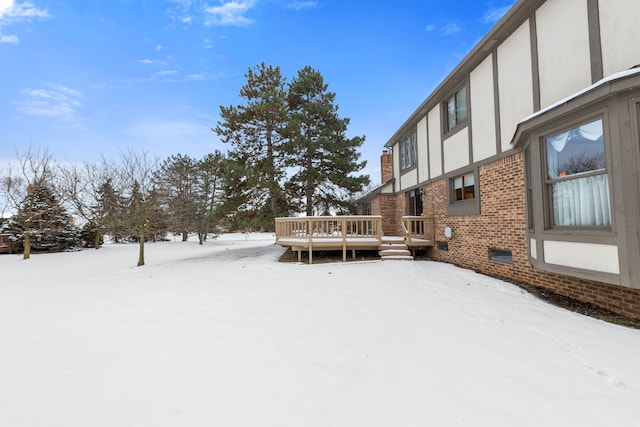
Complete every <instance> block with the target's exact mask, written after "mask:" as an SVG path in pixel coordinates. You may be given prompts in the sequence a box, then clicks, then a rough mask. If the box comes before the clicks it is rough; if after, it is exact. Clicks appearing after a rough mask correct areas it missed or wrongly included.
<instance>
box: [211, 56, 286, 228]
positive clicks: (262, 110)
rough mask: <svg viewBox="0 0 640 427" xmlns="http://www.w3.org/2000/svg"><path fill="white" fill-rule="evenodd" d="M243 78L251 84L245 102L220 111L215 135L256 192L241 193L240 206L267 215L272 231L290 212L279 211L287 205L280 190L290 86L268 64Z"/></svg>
mask: <svg viewBox="0 0 640 427" xmlns="http://www.w3.org/2000/svg"><path fill="white" fill-rule="evenodd" d="M245 77H246V79H247V82H246V84H245V85H244V86H242V88H241V90H240V96H241V97H242V98H243V99H244V100H245V103H244V104H242V105H237V106H228V107H224V106H221V107H220V116H221V121H219V122H218V125H217V126H216V128H215V129H214V131H215V132H216V133H217V134H218V135H219V136H220V137H221V140H222V141H223V142H225V143H230V144H231V145H232V148H231V150H230V151H229V153H228V156H229V161H231V162H235V163H236V165H235V166H234V168H235V169H236V170H240V169H242V175H243V176H244V177H245V178H246V184H247V186H248V187H250V188H251V189H253V190H254V191H253V192H252V193H241V194H237V195H236V196H238V197H244V199H243V200H239V201H237V202H236V203H238V204H251V205H252V206H251V208H250V209H251V210H253V211H265V210H267V211H268V214H267V217H268V218H269V219H268V221H267V224H268V225H269V226H270V227H272V224H273V218H274V217H276V216H279V215H284V214H287V213H288V212H286V211H283V210H281V206H282V205H283V203H282V201H283V200H286V198H285V197H284V195H283V189H282V182H283V179H284V176H285V161H286V158H287V152H286V151H285V150H284V146H285V144H284V142H285V140H284V138H283V130H284V129H285V127H286V121H287V108H286V91H285V86H286V81H285V79H284V78H283V77H282V75H281V73H280V68H279V67H272V66H267V65H265V64H264V63H262V64H261V65H260V66H257V67H255V68H254V69H249V71H248V72H247V74H246V75H245ZM229 196H232V195H229ZM267 224H265V225H267Z"/></svg>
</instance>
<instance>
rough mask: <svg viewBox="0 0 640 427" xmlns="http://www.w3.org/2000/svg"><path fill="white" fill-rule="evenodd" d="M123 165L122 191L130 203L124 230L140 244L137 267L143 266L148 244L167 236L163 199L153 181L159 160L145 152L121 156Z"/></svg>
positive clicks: (121, 171)
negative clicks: (149, 240) (145, 244)
mask: <svg viewBox="0 0 640 427" xmlns="http://www.w3.org/2000/svg"><path fill="white" fill-rule="evenodd" d="M120 161H121V165H120V169H119V175H120V183H121V186H122V187H121V191H122V194H123V195H124V196H125V198H126V199H127V205H126V207H125V211H124V213H123V218H122V220H123V227H124V229H125V230H126V231H127V232H128V233H129V234H130V235H132V236H135V238H136V239H138V241H139V245H140V250H139V256H138V266H142V265H144V243H145V240H146V239H147V238H151V237H155V236H157V235H159V234H164V233H166V224H165V218H164V212H163V210H162V206H161V200H160V199H161V198H160V195H159V192H158V191H157V189H156V187H155V180H154V175H155V173H156V170H157V168H158V160H157V159H156V158H153V157H152V156H151V155H150V154H149V153H148V152H146V151H142V152H134V151H128V152H126V153H121V154H120Z"/></svg>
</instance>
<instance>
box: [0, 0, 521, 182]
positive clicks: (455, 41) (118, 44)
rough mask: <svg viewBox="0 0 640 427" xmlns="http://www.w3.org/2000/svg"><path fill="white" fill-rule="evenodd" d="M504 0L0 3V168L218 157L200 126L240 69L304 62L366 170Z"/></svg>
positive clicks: (211, 123) (375, 169) (289, 72)
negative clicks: (142, 155)
mask: <svg viewBox="0 0 640 427" xmlns="http://www.w3.org/2000/svg"><path fill="white" fill-rule="evenodd" d="M513 3H514V0H457V1H442V0H422V1H418V0H414V1H405V0H396V1H378V0H369V1H348V0H347V1H338V0H316V1H314V0H311V1H294V0H233V1H226V0H222V1H220V0H109V1H107V0H84V1H65V2H60V1H45V0H30V1H20V0H0V77H1V84H0V160H2V161H7V160H9V159H13V158H15V157H16V152H17V151H18V152H23V151H24V150H25V149H26V148H28V147H32V148H36V149H41V150H42V149H47V150H48V151H49V152H51V153H52V154H53V155H54V157H55V158H56V159H57V160H58V161H71V162H85V161H86V162H93V161H99V160H100V158H101V157H102V156H105V157H107V158H115V157H117V156H118V154H119V152H120V151H122V150H128V149H129V148H132V149H136V150H137V149H146V150H148V151H150V152H151V153H153V154H155V155H157V156H158V157H160V158H161V159H164V158H166V157H168V156H170V155H173V154H178V153H181V154H187V155H189V156H191V157H194V158H200V157H202V156H203V155H205V154H207V153H209V152H212V151H213V150H214V149H219V150H222V151H226V149H227V146H226V145H225V144H222V143H221V142H220V141H219V139H218V137H217V135H216V134H215V133H213V132H212V131H211V128H212V127H215V125H216V123H217V121H218V120H219V110H220V109H219V107H220V105H237V104H238V103H240V102H241V100H240V98H239V97H238V94H239V91H240V88H241V86H242V85H243V84H244V83H245V77H244V75H245V74H246V72H247V70H248V69H249V68H253V67H255V66H256V65H258V64H260V63H261V62H265V63H266V64H268V65H273V66H280V68H281V70H282V74H283V75H284V76H285V77H286V78H287V79H288V80H291V78H293V77H295V75H296V74H297V71H298V70H300V69H301V68H303V67H305V66H307V65H310V66H312V67H313V68H315V69H316V70H318V71H320V73H321V74H322V75H323V76H324V78H325V82H326V83H328V85H329V90H330V91H332V92H335V93H336V103H337V104H338V105H339V114H340V116H341V117H349V118H350V119H351V124H350V126H349V129H348V132H347V134H348V136H355V135H365V136H366V141H365V143H364V146H363V147H362V150H361V152H362V155H363V159H365V160H367V161H368V166H367V169H366V170H365V172H366V173H369V174H370V175H371V178H372V181H373V182H374V183H375V182H379V155H380V153H381V152H382V149H383V147H384V144H385V143H386V142H387V140H388V139H389V138H390V137H391V136H392V134H393V133H394V132H395V130H396V129H397V128H398V127H399V126H400V125H401V124H402V123H403V122H404V121H405V120H406V119H407V118H408V117H409V115H410V114H411V113H412V112H413V111H414V110H415V109H416V108H417V107H418V106H419V105H420V103H421V102H422V101H424V99H425V98H426V97H427V96H428V94H429V93H430V92H431V91H432V90H433V89H434V88H435V87H436V86H437V85H438V84H439V83H440V82H441V81H442V79H443V78H444V77H445V76H446V75H447V74H448V73H449V72H450V71H451V70H452V69H453V68H454V67H455V66H456V65H457V64H458V63H459V62H460V61H461V60H462V58H464V56H465V55H466V54H467V53H468V52H469V51H470V50H471V49H472V48H473V46H474V45H475V44H476V43H477V42H478V41H479V40H480V39H481V38H482V37H483V36H484V35H485V34H486V33H487V32H488V31H489V30H490V28H491V27H492V26H493V25H494V24H495V23H496V22H497V20H498V19H499V18H500V17H501V16H502V15H503V14H504V13H505V12H506V11H507V10H508V8H509V7H510V6H511V5H512V4H513Z"/></svg>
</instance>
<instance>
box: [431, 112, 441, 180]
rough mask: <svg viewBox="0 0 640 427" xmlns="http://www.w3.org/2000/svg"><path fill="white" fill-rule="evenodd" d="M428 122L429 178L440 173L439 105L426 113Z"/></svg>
mask: <svg viewBox="0 0 640 427" xmlns="http://www.w3.org/2000/svg"><path fill="white" fill-rule="evenodd" d="M427 121H428V122H429V172H430V173H429V175H430V176H429V178H435V177H438V176H440V175H442V137H441V130H440V126H441V124H440V107H439V106H436V107H435V108H434V109H432V110H431V111H429V113H428V114H427Z"/></svg>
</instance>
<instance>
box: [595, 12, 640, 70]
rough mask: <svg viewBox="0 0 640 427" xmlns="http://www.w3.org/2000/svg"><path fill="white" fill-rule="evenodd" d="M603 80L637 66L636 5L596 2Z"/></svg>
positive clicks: (639, 25)
mask: <svg viewBox="0 0 640 427" xmlns="http://www.w3.org/2000/svg"><path fill="white" fill-rule="evenodd" d="M598 8H599V12H600V38H601V42H602V62H603V64H602V65H603V70H604V75H605V77H606V76H608V75H610V74H613V73H616V72H618V71H622V70H626V69H629V68H631V67H633V66H634V65H638V64H640V1H638V0H606V1H602V0H600V2H599V6H598Z"/></svg>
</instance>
